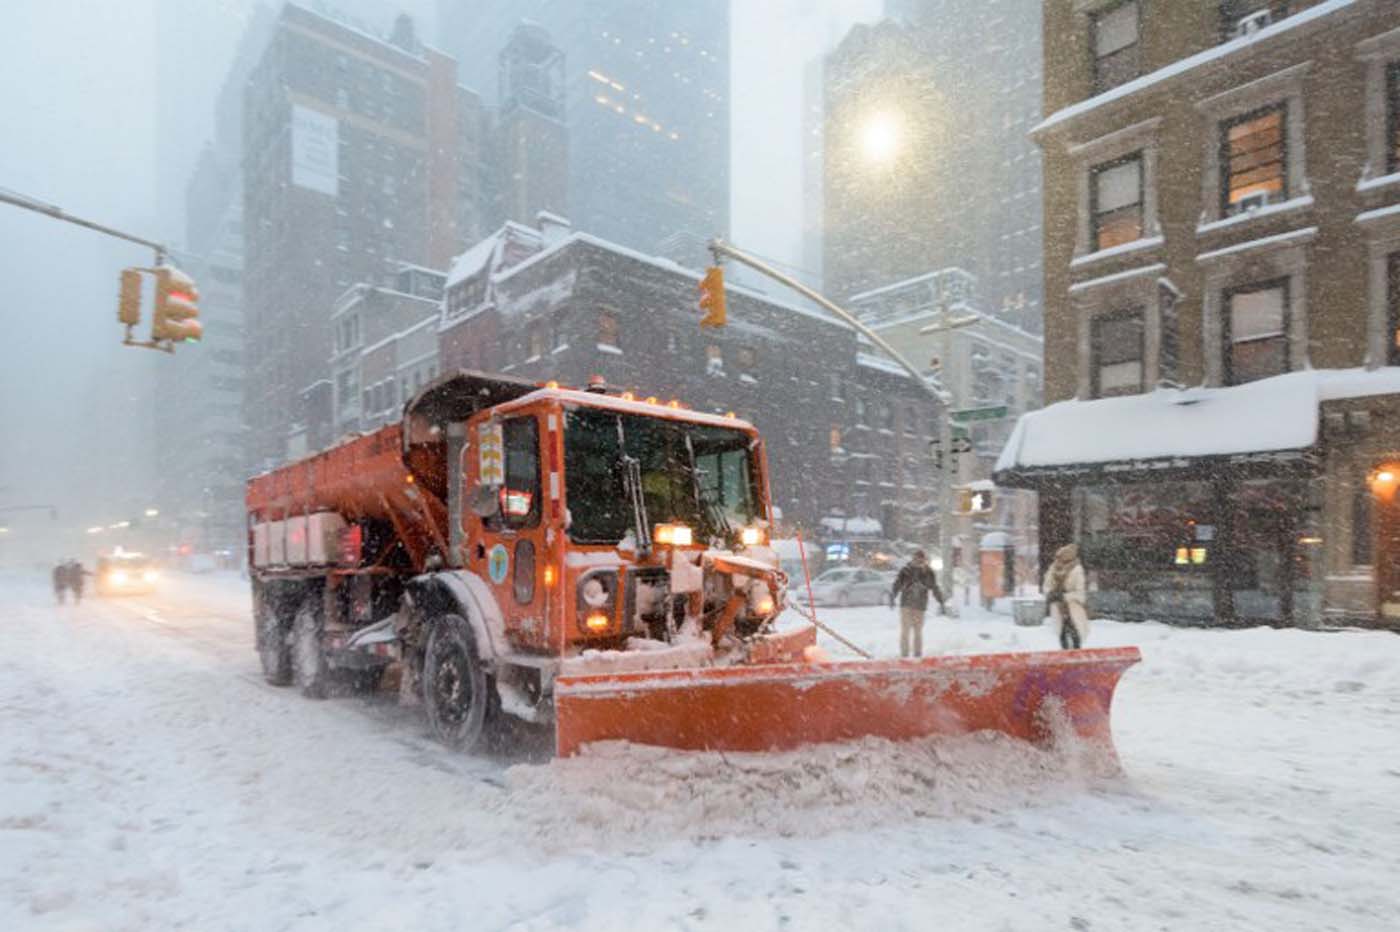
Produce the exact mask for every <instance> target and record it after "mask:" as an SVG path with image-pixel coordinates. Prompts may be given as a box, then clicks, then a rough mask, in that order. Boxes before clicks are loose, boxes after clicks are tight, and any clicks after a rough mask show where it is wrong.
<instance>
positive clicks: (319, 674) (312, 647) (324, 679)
mask: <svg viewBox="0 0 1400 932" xmlns="http://www.w3.org/2000/svg"><path fill="white" fill-rule="evenodd" d="M314 599H315V596H309V597H307V599H306V600H305V601H303V602H302V603H301V607H300V608H298V609H297V614H296V617H295V618H293V619H292V645H291V655H292V675H293V677H294V678H295V679H296V684H297V686H298V687H299V688H300V689H301V693H302V695H304V696H306V697H307V698H308V699H324V698H326V695H327V694H328V693H329V692H330V679H331V671H330V666H329V665H328V664H327V663H326V652H325V650H324V649H323V648H322V647H321V619H320V617H319V616H318V615H317V612H316V603H315V601H314Z"/></svg>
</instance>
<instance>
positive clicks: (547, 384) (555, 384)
mask: <svg viewBox="0 0 1400 932" xmlns="http://www.w3.org/2000/svg"><path fill="white" fill-rule="evenodd" d="M544 387H545V388H558V387H559V383H558V382H556V381H554V380H553V379H550V380H549V381H548V382H545V383H544Z"/></svg>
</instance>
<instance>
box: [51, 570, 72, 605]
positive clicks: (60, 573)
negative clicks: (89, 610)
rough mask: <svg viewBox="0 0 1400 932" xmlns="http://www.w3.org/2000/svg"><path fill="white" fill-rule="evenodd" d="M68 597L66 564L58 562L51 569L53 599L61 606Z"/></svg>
mask: <svg viewBox="0 0 1400 932" xmlns="http://www.w3.org/2000/svg"><path fill="white" fill-rule="evenodd" d="M67 595H68V562H67V561H66V560H60V561H59V562H58V563H56V564H54V568H53V597H54V598H55V599H57V600H58V604H59V605H62V604H63V603H64V601H65V600H66V598H67Z"/></svg>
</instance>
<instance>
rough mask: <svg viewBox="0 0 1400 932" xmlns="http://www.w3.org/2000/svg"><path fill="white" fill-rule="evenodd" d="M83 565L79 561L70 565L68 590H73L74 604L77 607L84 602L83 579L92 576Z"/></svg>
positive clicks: (74, 561) (70, 562) (71, 562)
mask: <svg viewBox="0 0 1400 932" xmlns="http://www.w3.org/2000/svg"><path fill="white" fill-rule="evenodd" d="M91 575H92V574H91V573H89V572H88V571H87V570H85V569H83V565H82V564H81V563H79V562H78V561H77V560H72V561H69V563H68V588H70V589H72V590H73V604H74V605H76V604H78V603H79V602H81V601H82V600H83V577H84V576H91Z"/></svg>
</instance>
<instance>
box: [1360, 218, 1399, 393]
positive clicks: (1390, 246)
mask: <svg viewBox="0 0 1400 932" xmlns="http://www.w3.org/2000/svg"><path fill="white" fill-rule="evenodd" d="M1356 223H1357V226H1359V227H1360V228H1361V233H1362V235H1363V236H1364V237H1365V238H1366V259H1367V285H1366V292H1367V308H1368V314H1367V327H1366V365H1367V366H1368V367H1371V368H1374V367H1376V366H1395V365H1400V208H1395V209H1385V208H1382V209H1380V210H1373V211H1367V212H1366V213H1364V214H1362V215H1361V216H1359V217H1357V218H1356Z"/></svg>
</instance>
